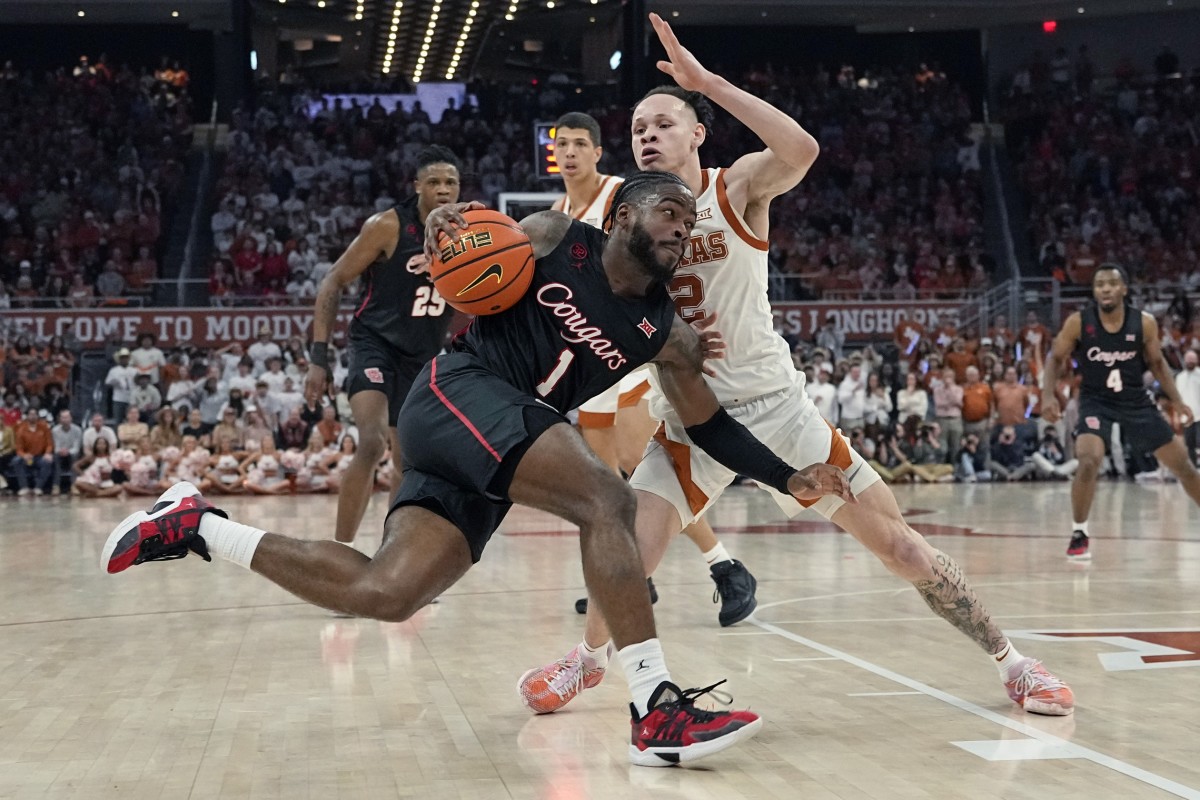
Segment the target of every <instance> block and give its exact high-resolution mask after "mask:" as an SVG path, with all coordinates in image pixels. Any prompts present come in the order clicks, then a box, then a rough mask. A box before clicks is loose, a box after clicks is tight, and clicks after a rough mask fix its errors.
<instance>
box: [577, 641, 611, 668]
mask: <svg viewBox="0 0 1200 800" xmlns="http://www.w3.org/2000/svg"><path fill="white" fill-rule="evenodd" d="M579 652H580V654H581V655H582V656H583V660H584V662H585V664H586V665H587V666H590V667H591V668H592V669H606V668H607V667H608V642H605V643H604V644H602V645H600V646H599V647H596V648H593V647H592V646H591V645H590V644H588V643H587V639H584V640H583V642H582V643H581V644H580V645H579Z"/></svg>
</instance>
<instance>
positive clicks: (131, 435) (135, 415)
mask: <svg viewBox="0 0 1200 800" xmlns="http://www.w3.org/2000/svg"><path fill="white" fill-rule="evenodd" d="M149 435H150V426H149V425H147V424H146V423H145V422H142V414H141V411H139V410H138V409H137V408H136V407H135V406H130V407H129V409H128V410H127V411H126V412H125V421H124V422H122V423H121V424H120V425H118V426H117V443H118V444H120V445H121V447H130V448H133V447H137V446H138V442H140V441H141V440H142V439H145V438H146V437H147V436H149Z"/></svg>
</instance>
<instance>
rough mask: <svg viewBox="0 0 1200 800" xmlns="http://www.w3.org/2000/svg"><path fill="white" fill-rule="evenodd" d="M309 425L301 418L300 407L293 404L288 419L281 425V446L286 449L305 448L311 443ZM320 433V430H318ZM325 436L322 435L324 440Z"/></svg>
mask: <svg viewBox="0 0 1200 800" xmlns="http://www.w3.org/2000/svg"><path fill="white" fill-rule="evenodd" d="M309 427H310V426H309V425H308V423H307V422H305V421H304V420H303V419H301V418H300V407H299V406H293V407H292V408H291V410H290V411H288V416H287V419H286V420H284V422H283V424H282V425H280V426H279V442H280V446H281V447H284V448H286V449H289V450H290V449H296V450H301V449H304V448H305V447H306V446H308V444H309ZM317 434H318V435H320V431H317ZM324 438H325V437H323V436H322V437H321V440H322V441H324Z"/></svg>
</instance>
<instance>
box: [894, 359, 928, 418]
mask: <svg viewBox="0 0 1200 800" xmlns="http://www.w3.org/2000/svg"><path fill="white" fill-rule="evenodd" d="M896 411H897V412H898V414H897V417H896V420H897V421H898V422H904V421H905V420H907V419H908V418H909V417H916V418H918V419H921V420H923V419H925V416H926V415H927V414H928V413H929V393H928V392H926V391H925V387H924V386H922V385H921V382H920V380H919V379H918V375H917V373H916V372H912V371H910V372H909V373H908V374H907V375H905V376H904V388H903V389H901V390H900V391H898V392H896Z"/></svg>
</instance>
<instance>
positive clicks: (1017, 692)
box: [1004, 658, 1075, 717]
mask: <svg viewBox="0 0 1200 800" xmlns="http://www.w3.org/2000/svg"><path fill="white" fill-rule="evenodd" d="M1019 663H1020V671H1019V672H1016V675H1015V677H1013V678H1012V679H1010V680H1007V681H1005V682H1004V688H1006V689H1008V696H1009V697H1011V698H1012V700H1013V702H1014V703H1016V704H1017V705H1019V706H1020V707H1021V708H1023V709H1025V710H1026V711H1028V712H1030V713H1033V714H1048V715H1050V716H1055V717H1065V716H1066V715H1068V714H1071V713H1073V712H1074V711H1075V694H1074V692H1072V691H1071V687H1070V686H1067V685H1066V684H1065V683H1063V682H1062V681H1061V680H1059V679H1058V678H1056V677H1054V675H1052V674H1050V672H1049V671H1047V669H1046V668H1045V667H1043V666H1042V662H1040V661H1038V660H1036V659H1033V658H1026V659H1022V661H1021V662H1019ZM1010 674H1012V673H1010Z"/></svg>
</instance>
